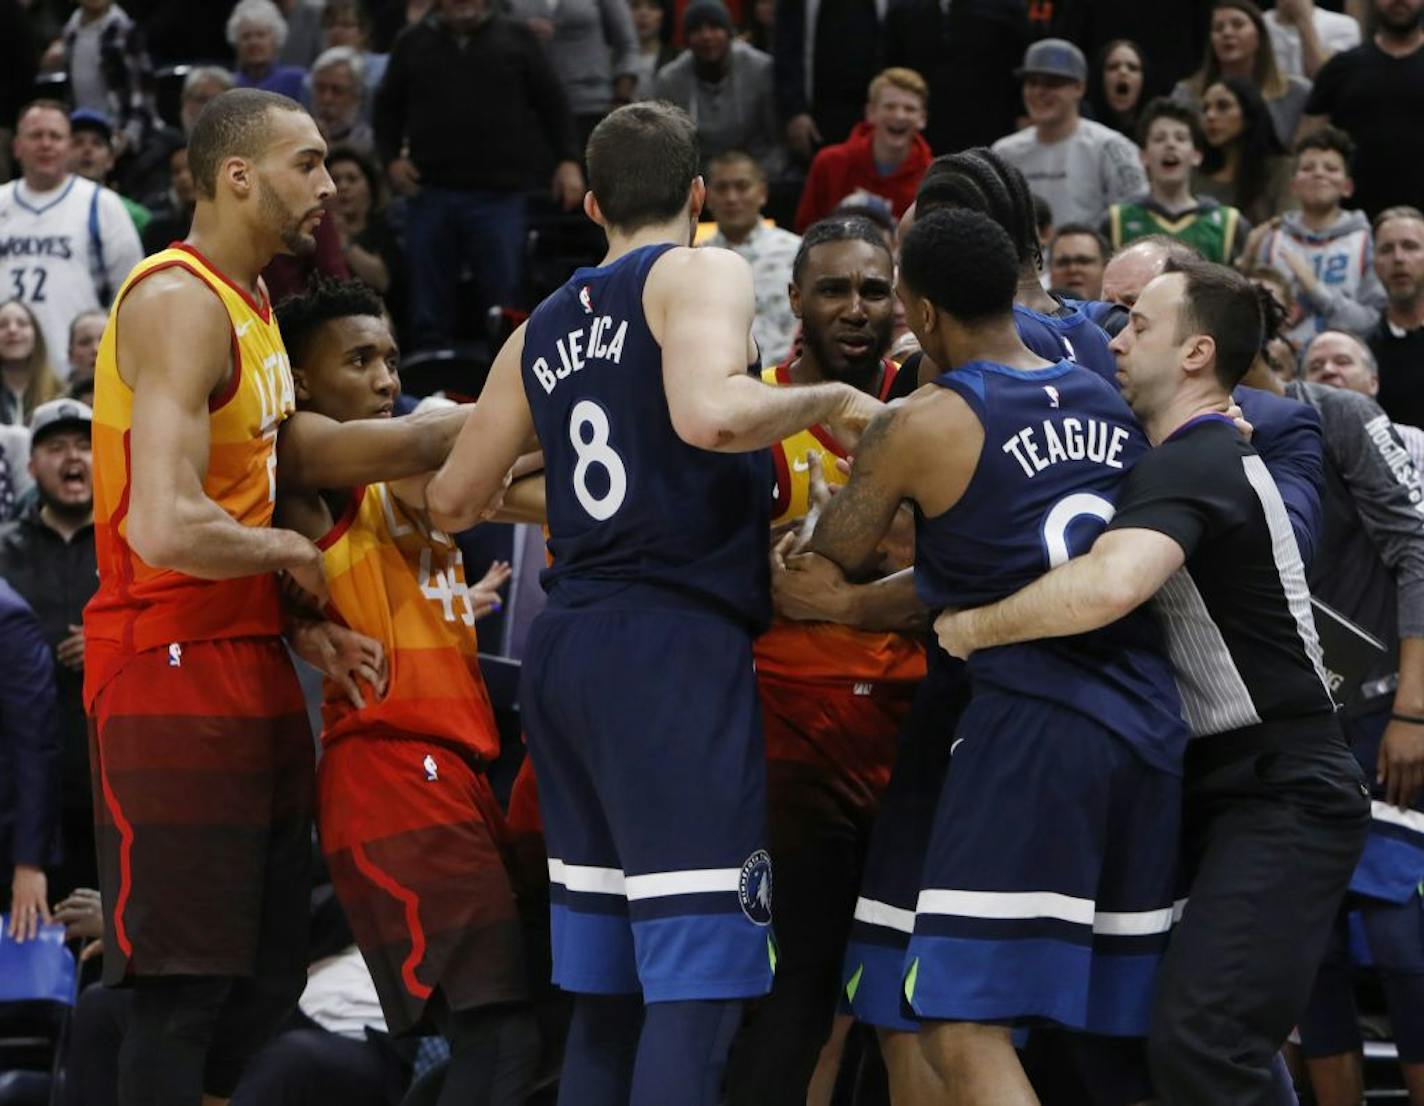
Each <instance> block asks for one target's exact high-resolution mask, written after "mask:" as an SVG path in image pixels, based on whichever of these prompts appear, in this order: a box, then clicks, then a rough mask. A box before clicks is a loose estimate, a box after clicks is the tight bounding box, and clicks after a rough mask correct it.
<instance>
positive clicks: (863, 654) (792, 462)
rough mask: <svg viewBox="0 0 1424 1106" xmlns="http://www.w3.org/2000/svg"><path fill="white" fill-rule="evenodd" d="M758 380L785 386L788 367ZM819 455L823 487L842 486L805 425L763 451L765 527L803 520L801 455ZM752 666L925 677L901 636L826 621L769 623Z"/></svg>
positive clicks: (823, 675)
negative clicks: (769, 485)
mask: <svg viewBox="0 0 1424 1106" xmlns="http://www.w3.org/2000/svg"><path fill="white" fill-rule="evenodd" d="M883 364H884V373H883V374H882V380H881V385H880V398H881V399H883V398H884V397H885V396H886V395H888V394H889V392H890V386H891V385H892V384H893V383H894V382H895V372H896V365H895V363H894V362H893V361H885V362H884V363H883ZM762 379H763V380H764V381H765V382H766V383H768V384H790V383H791V373H790V364H789V362H783V363H782V364H780V365H777V366H775V367H774V368H770V369H766V370H765V371H764V372H763V373H762ZM809 453H816V454H819V455H820V458H821V471H822V472H823V473H825V476H826V482H827V483H828V484H832V485H836V484H844V483H845V482H846V481H847V480H849V479H850V478H849V477H848V476H846V475H845V474H844V473H843V472H841V471H840V469H839V468H837V467H836V458H838V457H844V456H845V455H846V454H845V451H844V450H843V449H841V447H840V445H839V444H838V443H837V442H836V440H835V438H833V437H832V436H831V434H830V432H829V431H827V430H826V429H825V427H823V426H813V427H810V428H809V429H807V430H803V431H801V432H800V433H798V434H792V435H791V436H790V437H789V438H783V439H782V440H781V441H780V442H777V443H776V445H774V446H772V447H771V459H772V464H773V467H774V468H775V470H776V501H775V503H774V504H773V505H772V509H771V514H772V519H771V521H772V525H773V526H780V525H783V524H785V523H788V522H799V521H800V520H801V519H803V518H804V517H805V516H806V511H807V508H808V506H809V503H810V498H811V477H810V473H809V471H808V468H809V466H808V462H807V454H809ZM755 649H756V667H757V673H758V674H759V675H763V676H767V677H770V678H773V679H780V680H795V681H797V682H808V681H809V682H826V681H831V682H837V683H840V682H844V681H846V680H852V681H855V682H864V683H909V682H913V681H917V680H920V679H922V678H923V677H924V674H925V655H924V650H923V649H922V648H921V646H920V645H919V643H918V642H916V641H914V640H913V639H911V638H908V637H906V636H904V635H903V634H890V633H871V632H868V631H865V630H855V629H852V628H850V627H849V626H840V625H836V624H834V623H829V622H788V621H785V620H783V619H779V618H778V619H777V620H776V621H775V622H773V623H772V626H771V629H769V630H768V631H767V632H766V633H764V634H762V636H761V637H759V638H757V640H756V646H755Z"/></svg>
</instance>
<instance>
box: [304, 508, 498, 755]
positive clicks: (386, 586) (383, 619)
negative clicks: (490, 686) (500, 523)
mask: <svg viewBox="0 0 1424 1106" xmlns="http://www.w3.org/2000/svg"><path fill="white" fill-rule="evenodd" d="M317 545H319V546H320V547H321V550H322V554H323V556H324V557H325V559H326V578H327V586H328V587H329V589H330V592H331V605H330V610H331V611H332V612H334V613H335V615H336V616H337V617H339V618H340V620H341V621H342V622H344V623H345V624H346V625H347V626H349V627H351V629H353V630H355V631H357V632H358V633H362V634H365V635H366V636H367V637H371V638H375V639H376V640H377V641H379V642H380V643H381V644H382V645H383V646H385V650H386V659H387V662H388V663H389V665H390V682H389V685H388V686H387V688H386V694H385V696H384V697H383V698H381V699H379V700H375V701H371V700H370V698H369V697H370V695H371V691H370V689H369V688H366V689H364V693H365V694H366V695H367V696H368V701H367V703H366V706H365V708H364V709H361V710H357V709H356V708H355V707H354V706H353V705H352V704H351V702H350V700H348V699H347V698H346V693H345V692H343V691H342V690H341V689H340V688H339V687H337V686H336V685H335V684H333V683H331V682H330V681H328V683H327V685H326V689H325V695H324V700H325V701H324V702H323V703H322V718H323V721H324V723H325V724H324V725H323V727H322V735H321V739H322V741H323V742H326V743H329V742H332V741H336V740H338V739H340V738H342V737H346V736H348V735H350V734H355V733H363V732H369V731H371V730H385V731H390V730H395V731H398V732H401V733H409V734H420V735H422V736H425V737H433V738H437V739H439V740H443V741H445V742H447V743H449V744H451V745H457V746H460V747H463V748H464V749H466V750H468V751H469V752H471V753H473V754H474V755H475V756H476V757H478V758H479V759H480V760H482V761H491V760H494V759H495V758H496V757H497V756H499V734H498V732H497V730H496V729H495V721H494V711H493V709H492V708H491V706H490V700H489V693H488V692H487V691H486V690H485V682H484V678H483V677H482V676H481V675H480V661H479V651H478V647H477V644H476V639H475V612H474V608H473V606H472V605H471V603H470V593H469V590H468V588H467V587H466V585H465V567H464V561H463V559H462V558H461V556H460V550H459V548H458V547H457V546H456V545H455V542H454V540H453V539H451V538H449V537H448V536H446V535H445V534H442V533H441V532H440V531H439V530H436V529H433V528H432V527H431V526H430V525H429V523H428V522H427V521H426V519H425V517H424V515H423V513H422V512H420V511H416V510H413V509H412V508H410V507H407V506H406V505H405V504H404V503H402V502H401V501H400V500H399V499H397V498H396V497H395V496H394V495H392V494H391V492H390V490H389V489H388V488H387V487H386V485H384V484H372V485H370V486H369V487H366V488H358V489H357V490H356V491H354V492H353V493H352V496H351V503H350V505H349V506H348V507H347V509H346V511H345V512H344V513H343V514H342V516H341V518H340V519H339V520H338V521H337V523H336V525H335V526H333V527H332V529H331V532H330V533H328V534H327V535H326V537H324V538H322V540H321V541H319V542H317Z"/></svg>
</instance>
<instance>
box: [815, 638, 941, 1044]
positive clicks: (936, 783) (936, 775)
mask: <svg viewBox="0 0 1424 1106" xmlns="http://www.w3.org/2000/svg"><path fill="white" fill-rule="evenodd" d="M937 659H938V660H940V661H943V658H937ZM968 701H969V679H968V677H967V675H965V673H964V668H963V666H962V665H961V664H959V663H958V662H948V663H944V664H941V665H936V664H935V663H934V662H933V661H932V662H931V666H930V671H929V674H928V675H927V676H926V677H925V679H924V680H922V681H921V683H920V686H919V688H918V690H917V692H916V695H915V701H914V704H913V705H912V706H911V708H910V713H909V714H908V715H907V716H906V718H905V721H904V723H903V725H902V726H901V731H900V734H901V747H900V755H899V757H898V758H897V759H896V761H895V769H894V771H893V772H892V773H891V776H890V783H889V786H887V787H886V789H885V794H884V796H883V797H882V799H881V801H880V813H879V815H878V817H877V818H876V820H875V826H874V828H873V829H872V830H871V834H870V846H869V849H868V851H867V853H866V860H865V870H864V874H863V875H862V877H861V884H860V897H859V898H858V899H857V900H856V904H855V917H854V920H853V921H852V923H851V931H850V940H849V942H848V943H847V945H846V955H845V967H844V969H843V980H844V996H845V1000H846V1006H847V1009H848V1011H849V1013H851V1014H853V1015H854V1016H855V1018H856V1020H857V1021H860V1022H863V1023H865V1024H866V1025H873V1026H875V1027H877V1028H879V1029H889V1030H898V1031H901V1032H906V1033H914V1032H917V1031H918V1030H919V1028H920V1023H919V1020H918V1019H917V1018H916V1017H915V1015H914V1013H913V1011H911V1010H910V1008H909V1005H908V1004H907V1003H906V1001H905V986H904V984H905V952H906V950H907V949H908V948H909V945H910V935H911V934H912V933H913V932H914V928H915V901H916V900H917V899H918V898H919V894H920V880H921V876H922V874H923V871H924V866H925V849H926V847H927V846H928V844H929V838H930V832H931V830H932V829H933V828H934V823H935V810H936V808H937V807H938V805H939V796H940V792H941V791H942V790H943V788H944V776H945V772H946V771H947V770H948V768H949V759H950V757H949V749H950V745H951V743H952V742H953V740H954V730H955V726H956V725H957V723H958V721H959V716H960V713H961V712H962V711H963V710H964V707H965V704H967V703H968Z"/></svg>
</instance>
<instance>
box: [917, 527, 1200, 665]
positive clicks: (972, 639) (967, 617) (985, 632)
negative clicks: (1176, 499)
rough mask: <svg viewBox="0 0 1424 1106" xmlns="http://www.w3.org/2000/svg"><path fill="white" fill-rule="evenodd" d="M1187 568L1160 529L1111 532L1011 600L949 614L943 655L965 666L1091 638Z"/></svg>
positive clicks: (942, 619)
mask: <svg viewBox="0 0 1424 1106" xmlns="http://www.w3.org/2000/svg"><path fill="white" fill-rule="evenodd" d="M1185 562H1186V554H1185V553H1184V552H1183V550H1182V547H1181V546H1180V545H1178V544H1177V543H1176V542H1175V541H1173V540H1172V539H1171V538H1169V537H1167V536H1166V535H1165V534H1160V533H1158V532H1157V531H1156V530H1147V529H1143V528H1127V529H1123V530H1108V531H1105V532H1104V533H1103V534H1102V535H1101V536H1100V537H1099V538H1098V540H1097V541H1096V542H1094V543H1093V548H1092V549H1090V550H1089V551H1088V552H1087V553H1085V554H1084V555H1083V556H1081V557H1074V558H1073V559H1072V560H1071V561H1068V562H1067V563H1066V564H1062V565H1059V566H1058V567H1057V568H1055V569H1054V570H1053V571H1051V572H1049V573H1048V574H1047V575H1044V576H1040V577H1039V578H1038V579H1037V580H1035V581H1034V582H1033V583H1032V584H1030V585H1029V586H1028V587H1026V588H1022V589H1020V590H1019V591H1016V592H1015V593H1014V594H1013V595H1010V596H1008V597H1007V598H1006V599H1001V600H1000V601H999V602H997V603H991V604H989V605H988V606H985V607H976V608H973V609H971V610H963V611H945V612H944V613H943V614H941V615H940V616H939V617H938V618H937V619H935V633H936V634H937V635H938V637H939V643H940V647H941V648H943V649H944V651H945V652H947V653H948V654H949V655H950V656H953V657H961V658H963V659H965V660H968V659H969V657H970V656H971V655H972V654H974V653H976V652H978V651H979V650H980V649H989V648H992V647H993V646H996V645H1011V644H1013V643H1014V642H1017V641H1037V640H1039V639H1041V638H1051V637H1068V636H1071V635H1073V634H1083V633H1087V632H1088V631H1090V630H1097V629H1100V628H1101V627H1103V626H1106V625H1108V624H1109V623H1111V622H1116V621H1117V620H1118V619H1119V618H1122V617H1123V616H1124V615H1126V614H1128V613H1129V612H1131V611H1133V610H1135V609H1136V608H1137V607H1139V606H1141V605H1142V604H1143V603H1145V602H1147V600H1148V599H1151V598H1152V596H1154V595H1155V594H1157V591H1158V589H1159V588H1161V586H1162V585H1163V584H1165V583H1166V582H1167V580H1168V578H1169V577H1170V576H1171V575H1172V573H1174V572H1176V571H1177V569H1179V568H1181V567H1182V565H1183V564H1184V563H1185Z"/></svg>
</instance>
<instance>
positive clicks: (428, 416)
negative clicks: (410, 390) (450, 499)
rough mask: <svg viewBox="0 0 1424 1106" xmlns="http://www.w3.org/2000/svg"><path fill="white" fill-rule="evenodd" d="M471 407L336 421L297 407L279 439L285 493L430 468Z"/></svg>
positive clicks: (439, 461) (279, 467) (279, 464)
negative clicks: (395, 417) (391, 416)
mask: <svg viewBox="0 0 1424 1106" xmlns="http://www.w3.org/2000/svg"><path fill="white" fill-rule="evenodd" d="M470 411H471V408H470V407H469V406H457V407H440V408H436V409H434V410H431V411H422V412H421V413H420V414H418V415H405V416H403V417H402V418H398V419H355V420H353V421H351V422H336V421H335V420H333V419H329V418H327V417H326V416H325V415H319V414H317V413H316V412H315V411H298V412H297V413H296V414H294V415H293V416H292V417H291V418H289V419H288V420H287V421H286V422H285V423H283V424H282V430H281V433H280V434H279V435H278V438H277V484H278V487H279V488H280V489H281V490H282V491H283V492H294V493H298V494H300V493H303V492H312V491H324V490H326V489H329V488H349V487H352V486H354V485H358V484H375V483H378V482H381V481H389V480H399V479H401V478H403V477H408V476H417V475H420V474H422V473H428V472H432V471H434V470H435V469H437V468H439V467H440V466H441V465H442V464H444V462H445V458H446V457H448V456H449V455H450V450H451V448H452V447H453V446H454V444H455V439H456V437H457V436H458V435H459V433H460V430H461V428H462V427H463V426H464V425H465V420H466V418H468V416H469V414H470Z"/></svg>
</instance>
